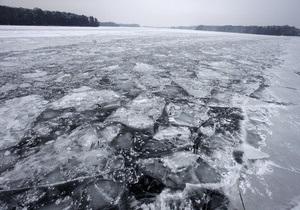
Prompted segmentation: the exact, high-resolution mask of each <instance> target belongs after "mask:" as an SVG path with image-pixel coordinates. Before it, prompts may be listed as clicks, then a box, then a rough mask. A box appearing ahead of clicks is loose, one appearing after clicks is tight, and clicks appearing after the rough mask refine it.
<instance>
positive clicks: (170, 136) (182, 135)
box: [153, 126, 191, 145]
mask: <svg viewBox="0 0 300 210" xmlns="http://www.w3.org/2000/svg"><path fill="white" fill-rule="evenodd" d="M153 138H154V139H156V140H169V141H170V142H171V143H174V144H176V145H185V144H189V143H191V140H190V138H191V131H190V130H189V128H187V127H173V126H171V127H166V128H160V130H159V131H158V132H157V133H156V134H155V135H154V136H153Z"/></svg>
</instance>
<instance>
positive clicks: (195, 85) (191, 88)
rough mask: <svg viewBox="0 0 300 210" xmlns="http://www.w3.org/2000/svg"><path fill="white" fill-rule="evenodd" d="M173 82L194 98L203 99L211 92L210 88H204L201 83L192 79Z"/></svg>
mask: <svg viewBox="0 0 300 210" xmlns="http://www.w3.org/2000/svg"><path fill="white" fill-rule="evenodd" d="M174 82H175V83H176V84H178V85H179V86H180V87H182V88H183V89H184V90H185V91H186V92H187V93H188V94H189V95H191V96H194V97H196V98H204V97H205V96H207V95H208V94H209V93H210V90H211V87H209V86H206V85H205V84H203V83H202V82H201V81H197V80H193V79H185V78H181V79H176V80H174Z"/></svg>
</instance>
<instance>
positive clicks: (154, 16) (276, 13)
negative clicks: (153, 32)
mask: <svg viewBox="0 0 300 210" xmlns="http://www.w3.org/2000/svg"><path fill="white" fill-rule="evenodd" d="M0 5H7V6H14V7H25V8H34V7H39V8H41V9H43V10H55V11H66V12H73V13H77V14H84V15H92V16H94V17H97V18H98V20H99V21H100V22H106V21H113V22H117V23H138V24H140V25H143V26H180V25H185V26H189V25H200V24H203V25H226V24H230V25H291V26H296V27H298V28H300V12H299V10H300V0H0Z"/></svg>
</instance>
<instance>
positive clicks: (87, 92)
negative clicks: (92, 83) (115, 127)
mask: <svg viewBox="0 0 300 210" xmlns="http://www.w3.org/2000/svg"><path fill="white" fill-rule="evenodd" d="M120 100H121V97H120V95H119V94H117V93H116V92H114V91H111V90H93V89H91V88H89V87H86V86H83V87H81V88H78V89H75V90H72V91H71V92H70V93H69V94H67V95H66V96H64V97H62V98H61V99H59V100H57V101H55V102H53V103H52V104H51V108H53V109H66V108H70V107H74V108H75V109H76V110H77V111H86V110H93V109H95V108H97V107H99V106H101V107H102V106H104V107H106V106H109V107H115V108H117V107H119V106H120Z"/></svg>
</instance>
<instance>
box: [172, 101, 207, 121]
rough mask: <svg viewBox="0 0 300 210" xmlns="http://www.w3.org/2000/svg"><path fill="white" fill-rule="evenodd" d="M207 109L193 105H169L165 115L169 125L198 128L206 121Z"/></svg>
mask: <svg viewBox="0 0 300 210" xmlns="http://www.w3.org/2000/svg"><path fill="white" fill-rule="evenodd" d="M207 111H208V107H206V106H202V105H198V104H194V103H176V104H175V103H170V104H168V105H167V113H168V115H169V121H170V123H171V124H174V125H180V126H190V127H199V126H200V125H201V124H202V123H203V122H204V121H206V120H207V119H208V116H207Z"/></svg>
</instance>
